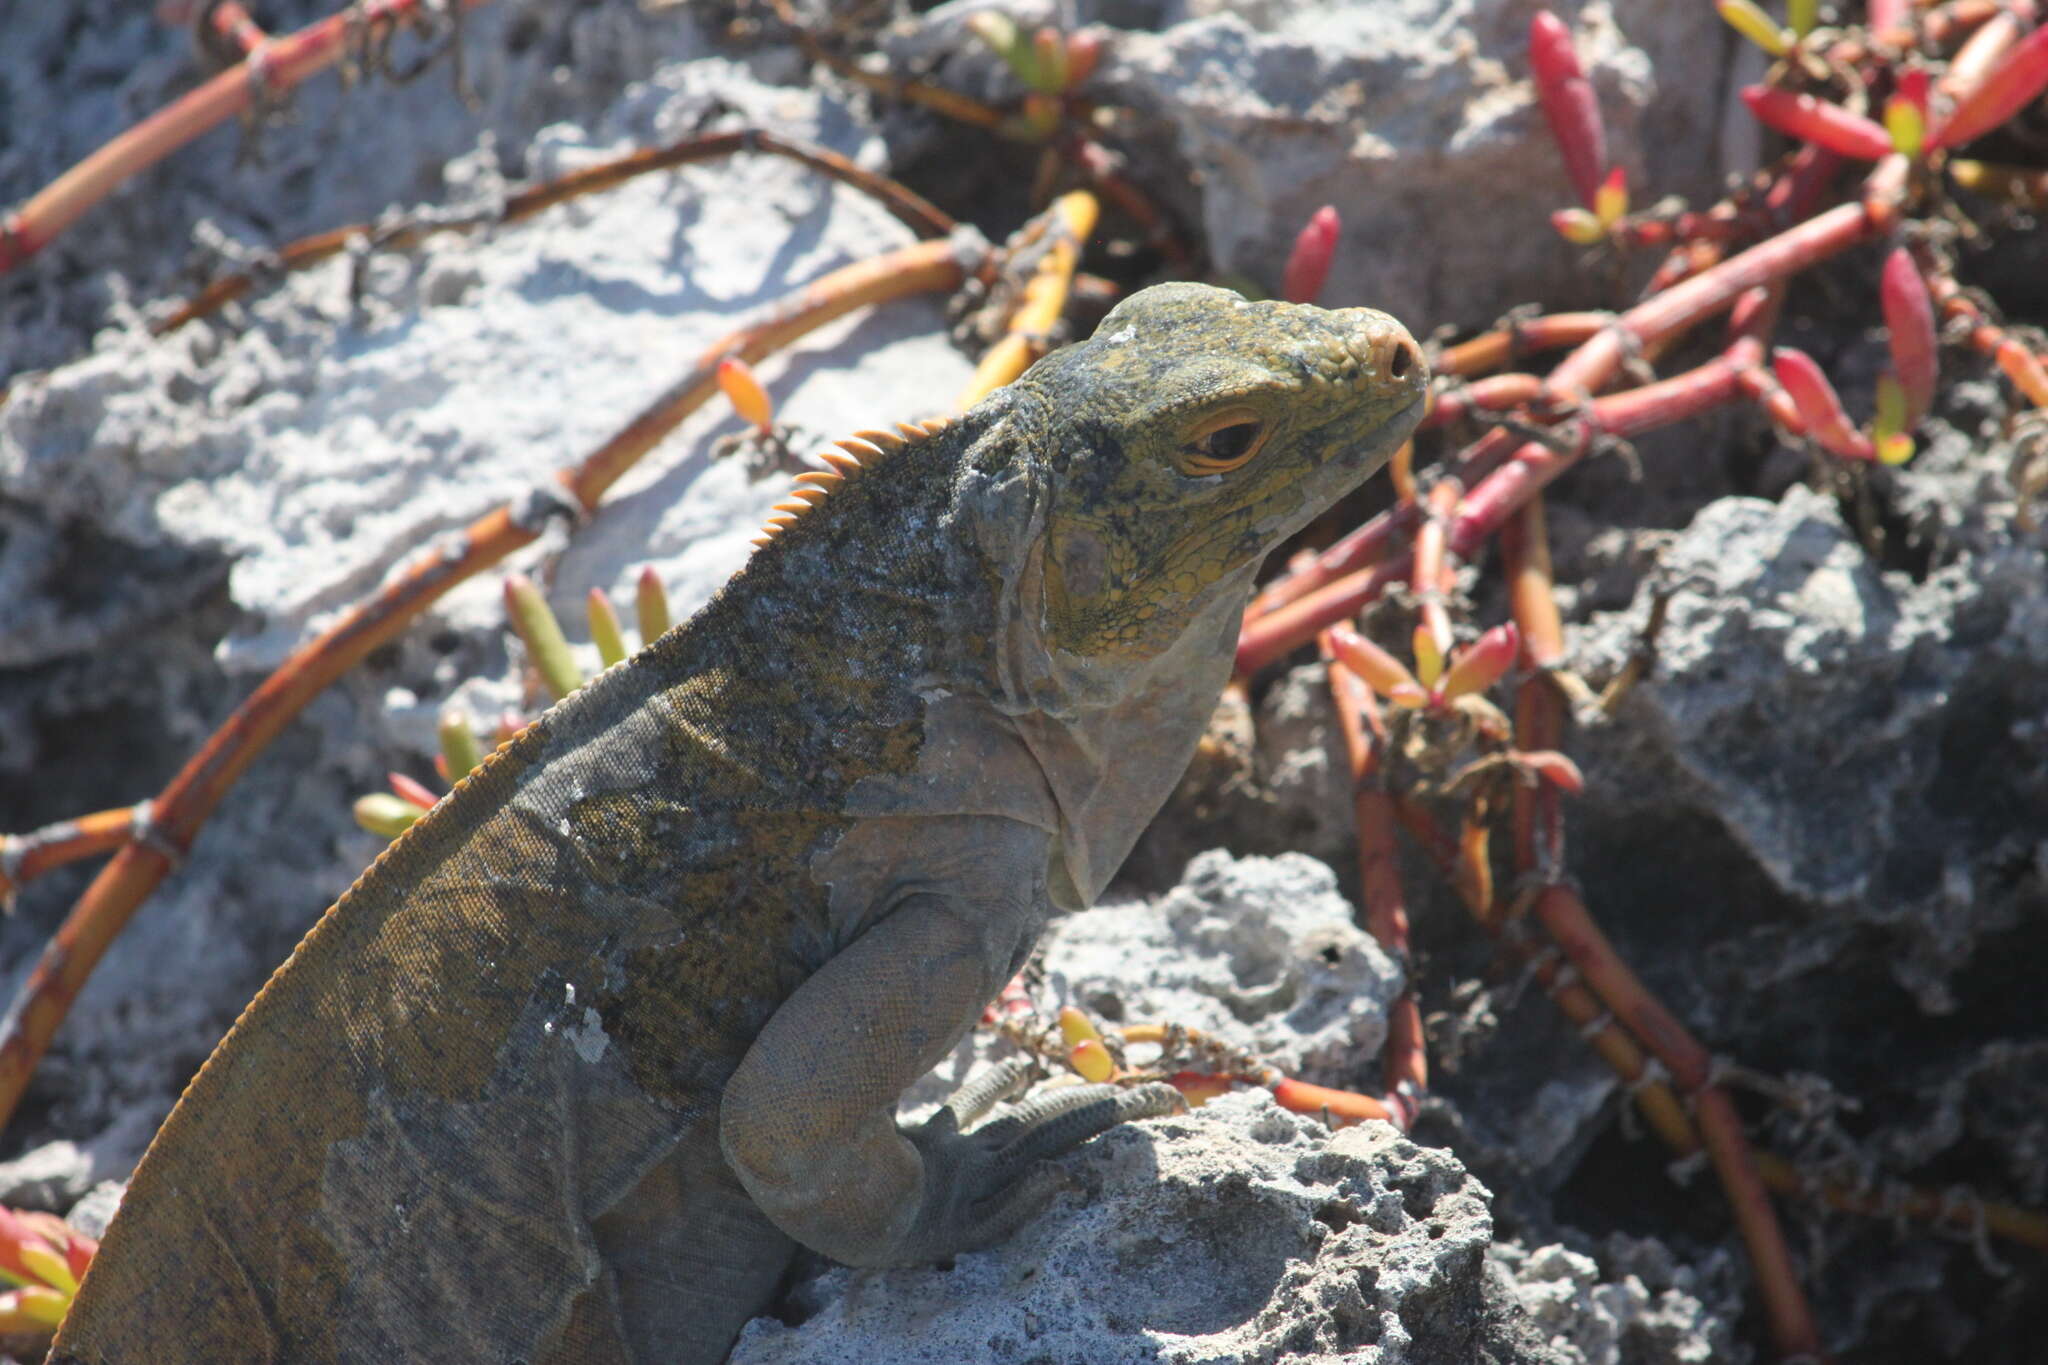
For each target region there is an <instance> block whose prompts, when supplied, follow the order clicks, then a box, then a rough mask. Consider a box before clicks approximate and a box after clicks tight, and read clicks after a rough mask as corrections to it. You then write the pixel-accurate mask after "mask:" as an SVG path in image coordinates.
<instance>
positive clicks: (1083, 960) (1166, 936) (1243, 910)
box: [906, 849, 1401, 1112]
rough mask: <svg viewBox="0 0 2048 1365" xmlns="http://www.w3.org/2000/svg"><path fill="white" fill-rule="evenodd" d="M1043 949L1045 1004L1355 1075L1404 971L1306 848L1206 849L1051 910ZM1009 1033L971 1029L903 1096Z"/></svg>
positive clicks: (957, 1070)
mask: <svg viewBox="0 0 2048 1365" xmlns="http://www.w3.org/2000/svg"><path fill="white" fill-rule="evenodd" d="M1038 961H1039V962H1040V964H1041V965H1042V967H1043V975H1044V980H1045V990H1044V991H1043V992H1041V994H1042V995H1043V996H1044V997H1046V999H1045V1001H1044V1003H1045V1004H1046V1005H1047V1007H1048V1008H1050V1009H1056V1008H1058V1007H1059V1006H1060V1005H1068V1004H1071V1005H1075V1006H1078V1007H1080V1008H1081V1009H1082V1010H1084V1011H1085V1012H1087V1013H1089V1014H1091V1015H1093V1016H1094V1017H1095V1018H1097V1019H1100V1020H1104V1021H1107V1022H1109V1023H1120V1024H1137V1023H1177V1024H1183V1025H1186V1026H1188V1027H1190V1028H1196V1029H1200V1030H1202V1031H1203V1032H1205V1033H1208V1034H1210V1035H1212V1036H1214V1037H1216V1038H1218V1039H1220V1040H1221V1041H1223V1042H1224V1043H1227V1044H1229V1045H1230V1046H1232V1047H1235V1048H1239V1049H1242V1050H1245V1051H1248V1052H1250V1053H1251V1054H1252V1055H1253V1056H1255V1057H1257V1058H1259V1059H1261V1060H1263V1061H1265V1062H1268V1063H1270V1064H1272V1065H1274V1066H1278V1067H1280V1068H1281V1069H1282V1070H1284V1071H1287V1072H1289V1073H1290V1074H1295V1075H1298V1076H1300V1077H1301V1078H1302V1079H1304V1080H1310V1081H1315V1082H1318V1083H1321V1084H1330V1085H1338V1086H1344V1087H1348V1088H1356V1087H1357V1086H1359V1085H1360V1084H1362V1083H1365V1078H1366V1077H1368V1076H1371V1075H1373V1074H1375V1073H1374V1068H1375V1067H1376V1065H1377V1058H1378V1056H1379V1050H1380V1045H1381V1044H1382V1043H1383V1042H1384V1041H1385V1039H1386V1010H1387V1005H1388V1003H1389V1002H1391V1001H1392V1000H1393V998H1394V997H1395V996H1396V995H1397V994H1399V992H1400V989H1401V973H1400V970H1399V969H1398V968H1397V967H1395V965H1394V964H1393V962H1392V961H1390V960H1389V959H1388V957H1387V956H1386V954H1385V953H1383V952H1381V951H1380V948H1379V945H1378V944H1376V943H1374V942H1373V941H1372V938H1371V936H1370V935H1368V934H1367V933H1365V931H1364V930H1362V929H1359V928H1358V927H1357V926H1356V925H1355V924H1354V923H1353V912H1352V909H1351V905H1350V903H1349V902H1348V901H1346V900H1345V899H1344V898H1343V897H1342V896H1340V895H1339V894H1337V879H1336V877H1335V875H1334V874H1333V873H1332V872H1331V871H1330V869H1329V868H1328V867H1326V866H1324V865H1323V864H1321V863H1318V862H1317V861H1315V860H1314V859H1313V858H1308V857H1305V856H1303V855H1301V854H1286V855H1283V856H1281V857H1278V858H1259V857H1248V858H1233V857H1232V856H1231V855H1230V854H1228V853H1225V852H1223V851H1222V850H1220V849H1219V850H1212V851H1210V852H1208V853H1204V854H1202V855H1200V856H1199V857H1197V858H1196V859H1195V860H1194V861H1193V862H1191V863H1190V864H1189V865H1188V868H1187V873H1186V876H1185V877H1184V878H1183V880H1182V881H1181V883H1180V885H1178V886H1176V887H1174V888H1173V889H1172V890H1170V891H1168V892H1166V893H1164V894H1162V895H1159V896H1156V897H1154V898H1152V899H1150V900H1147V901H1139V902H1119V903H1114V904H1107V905H1103V906H1100V907H1097V908H1096V909H1093V910H1086V911H1083V912H1081V913H1079V914H1074V915H1068V916H1065V917H1064V918H1061V919H1057V920H1054V921H1053V923H1052V926H1051V927H1050V928H1049V929H1048V930H1047V931H1046V935H1045V939H1044V941H1043V943H1042V945H1041V948H1040V953H1039V958H1038ZM1009 1051H1010V1046H1009V1044H1008V1043H1006V1042H1003V1041H1001V1040H999V1039H997V1038H995V1037H993V1036H992V1035H990V1034H988V1033H985V1032H980V1031H977V1032H975V1033H970V1034H969V1035H968V1036H967V1037H966V1038H965V1039H963V1040H962V1041H961V1043H960V1046H959V1047H958V1048H957V1049H955V1051H954V1054H953V1056H952V1057H951V1058H949V1059H948V1060H947V1061H946V1062H945V1063H944V1064H943V1065H941V1066H940V1067H939V1068H938V1069H937V1070H935V1071H934V1072H933V1073H932V1074H931V1075H930V1076H928V1077H926V1078H925V1080H923V1081H921V1082H919V1084H918V1085H917V1086H916V1087H914V1088H913V1089H912V1090H911V1091H910V1093H909V1094H908V1095H907V1096H906V1102H907V1103H908V1104H909V1105H910V1106H911V1107H912V1109H913V1112H921V1111H923V1110H926V1109H929V1108H932V1107H934V1106H936V1105H937V1104H938V1103H939V1102H940V1101H942V1100H943V1099H944V1098H945V1097H946V1096H947V1095H949V1094H951V1093H952V1092H953V1090H955V1089H956V1088H958V1087H959V1086H960V1085H962V1084H963V1083H965V1082H966V1081H967V1080H968V1079H969V1078H970V1077H971V1076H972V1075H973V1074H974V1073H975V1072H976V1071H977V1070H979V1069H980V1068H981V1067H983V1066H986V1065H988V1064H989V1063H990V1062H991V1061H992V1060H994V1059H996V1058H998V1057H1000V1056H1004V1055H1007V1054H1008V1053H1009Z"/></svg>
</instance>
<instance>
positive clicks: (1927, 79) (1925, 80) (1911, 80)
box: [1894, 66, 1934, 114]
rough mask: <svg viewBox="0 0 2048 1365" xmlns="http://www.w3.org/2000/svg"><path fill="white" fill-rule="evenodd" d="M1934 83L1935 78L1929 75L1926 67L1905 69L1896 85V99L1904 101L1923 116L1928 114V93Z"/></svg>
mask: <svg viewBox="0 0 2048 1365" xmlns="http://www.w3.org/2000/svg"><path fill="white" fill-rule="evenodd" d="M1933 83H1934V81H1933V78H1932V77H1931V76H1929V75H1928V74H1927V68H1926V67H1924V66H1909V67H1905V68H1903V69H1902V70H1901V71H1900V72H1899V76H1898V80H1897V81H1896V82H1895V83H1894V92H1895V93H1894V97H1895V98H1897V99H1902V100H1904V101H1905V102H1906V103H1908V104H1910V105H1912V106H1913V107H1914V108H1915V109H1918V110H1919V111H1920V112H1921V113H1922V114H1925V113H1926V112H1927V92H1928V89H1929V88H1930V87H1931V86H1932V85H1933Z"/></svg>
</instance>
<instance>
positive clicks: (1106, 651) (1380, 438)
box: [1022, 284, 1429, 659]
mask: <svg viewBox="0 0 2048 1365" xmlns="http://www.w3.org/2000/svg"><path fill="white" fill-rule="evenodd" d="M1428 386H1429V366H1428V364H1427V363H1426V362H1425V361H1424V360H1423V358H1422V352H1421V349H1420V348H1419V347H1417V346H1416V344H1415V340H1414V338H1413V337H1411V336H1410V335H1409V334H1408V330H1407V328H1405V327H1403V326H1402V325H1401V324H1400V323H1399V322H1397V321H1395V320H1394V319H1393V318H1391V317H1388V316H1387V315H1386V314H1385V313H1381V312H1377V311H1375V310H1373V309H1370V308H1343V309H1324V308H1317V307H1313V306H1311V305H1308V304H1289V303H1274V302H1252V301H1250V300H1247V299H1244V298H1242V297H1240V296H1238V295H1237V294H1235V293H1233V292H1231V291H1229V290H1226V289H1217V288H1212V287H1210V286H1207V285H1199V284H1168V285H1159V286H1157V287H1155V288H1152V289H1147V290H1145V291H1143V292H1141V293H1139V294H1136V295H1133V296H1132V297H1131V298H1130V299H1128V300H1126V301H1125V302H1124V303H1122V304H1119V305H1118V306H1117V307H1116V308H1115V309H1114V310H1113V311H1112V312H1111V313H1110V314H1109V316H1108V317H1107V318H1105V319H1103V322H1102V325H1101V326H1100V327H1099V328H1097V329H1096V332H1095V335H1094V336H1093V337H1092V338H1090V339H1089V340H1088V341H1086V342H1083V343H1082V344H1080V345H1078V346H1073V347H1069V348H1068V349H1067V350H1065V351H1061V352H1058V353H1056V354H1054V355H1053V356H1050V357H1048V358H1047V359H1046V360H1045V361H1044V362H1043V363H1041V364H1040V365H1039V366H1038V367H1037V368H1036V369H1034V370H1032V371H1031V372H1030V373H1029V374H1028V375H1026V376H1025V378H1024V380H1023V381H1022V387H1023V388H1024V389H1025V390H1026V391H1027V392H1028V393H1030V394H1032V395H1034V396H1036V397H1037V398H1038V399H1039V400H1040V404H1041V412H1042V413H1043V414H1044V416H1043V418H1042V420H1043V421H1044V423H1045V425H1046V426H1047V427H1048V428H1049V430H1048V432H1047V439H1046V446H1047V451H1048V455H1047V458H1048V459H1049V461H1050V465H1051V484H1052V493H1051V503H1050V509H1049V512H1048V517H1047V536H1046V573H1045V611H1044V614H1045V622H1046V628H1047V638H1048V641H1049V642H1050V643H1051V644H1052V645H1053V646H1054V647H1056V648H1057V649H1060V650H1062V651H1064V652H1066V653H1068V654H1070V655H1076V656H1082V657H1089V658H1098V659H1099V658H1103V657H1105V656H1124V657H1150V656H1153V655H1156V654H1158V653H1160V652H1162V651H1164V650H1166V649H1168V648H1170V647H1171V646H1172V645H1173V643H1174V641H1175V640H1177V639H1178V638H1179V636H1180V635H1181V633H1182V632H1183V630H1184V629H1185V628H1186V626H1187V623H1188V621H1189V620H1190V619H1192V617H1193V616H1194V615H1195V614H1197V613H1199V612H1202V611H1204V610H1205V609H1206V608H1207V606H1208V605H1209V598H1210V596H1211V590H1212V589H1214V590H1219V591H1220V590H1222V589H1221V586H1220V585H1223V584H1224V583H1225V582H1226V580H1228V581H1229V582H1230V583H1231V584H1237V583H1239V582H1240V580H1242V579H1243V578H1244V577H1245V576H1246V575H1248V574H1249V573H1250V571H1251V570H1252V569H1253V568H1254V567H1255V566H1256V565H1257V564H1258V562H1259V561H1260V560H1262V559H1263V558H1264V557H1265V555H1266V554H1267V553H1268V552H1269V551H1271V550H1272V549H1274V548H1275V547H1276V546H1277V545H1279V543H1280V542H1281V541H1282V540H1284V539H1285V538H1286V537H1288V536H1289V535H1292V534H1293V533H1294V532H1295V531H1297V530H1299V529H1301V527H1303V526H1304V525H1306V524H1307V523H1308V521H1309V520H1310V519H1311V518H1312V517H1314V516H1315V515H1316V514H1317V513H1318V512H1320V511H1322V510H1323V509H1324V508H1325V507H1328V506H1329V505H1330V504H1331V503H1332V502H1334V501H1335V500H1336V499H1337V498H1339V497H1341V496H1342V495H1343V494H1345V493H1346V492H1348V491H1350V490H1351V489H1352V488H1354V487H1356V486H1357V485H1358V484H1359V483H1360V482H1361V481H1363V480H1364V479H1365V478H1366V477H1367V476H1368V475H1370V474H1371V473H1373V472H1374V471H1375V470H1377V469H1378V468H1379V467H1380V466H1381V465H1382V464H1384V463H1385V462H1386V459H1387V457H1388V456H1389V455H1391V454H1392V453H1393V451H1394V449H1395V447H1397V446H1398V445H1399V444H1400V443H1401V442H1402V441H1403V440H1405V439H1407V437H1408V434H1409V433H1410V432H1411V431H1413V430H1414V428H1415V424H1416V423H1417V422H1418V421H1420V420H1421V416H1422V409H1423V400H1424V396H1425V394H1426V392H1427V390H1428Z"/></svg>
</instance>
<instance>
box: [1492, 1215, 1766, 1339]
mask: <svg viewBox="0 0 2048 1365" xmlns="http://www.w3.org/2000/svg"><path fill="white" fill-rule="evenodd" d="M1615 1240H1616V1244H1617V1251H1618V1253H1619V1254H1618V1255H1617V1256H1616V1257H1615V1258H1614V1259H1617V1260H1623V1261H1630V1262H1635V1263H1645V1262H1647V1265H1645V1269H1647V1270H1648V1271H1649V1283H1645V1276H1643V1275H1639V1274H1637V1273H1636V1272H1635V1271H1633V1270H1628V1269H1622V1270H1619V1271H1618V1272H1616V1273H1614V1274H1612V1275H1611V1276H1610V1277H1608V1278H1604V1279H1603V1277H1602V1275H1601V1267H1600V1264H1599V1262H1598V1261H1596V1260H1595V1259H1594V1258H1593V1257H1591V1256H1587V1255H1584V1254H1582V1253H1580V1252H1576V1251H1571V1250H1569V1249H1567V1248H1565V1247H1563V1246H1559V1245H1555V1244H1553V1245H1551V1246H1545V1247H1538V1248H1536V1249H1535V1250H1534V1251H1529V1250H1526V1249H1524V1248H1522V1247H1520V1246H1516V1245H1514V1244H1512V1243H1495V1244H1494V1246H1493V1248H1492V1250H1491V1252H1490V1254H1491V1255H1492V1256H1493V1258H1494V1259H1495V1260H1496V1261H1497V1262H1498V1263H1499V1264H1500V1265H1502V1266H1503V1267H1504V1268H1506V1269H1507V1271H1508V1273H1509V1274H1510V1275H1511V1276H1512V1277H1513V1280H1514V1286H1515V1297H1516V1299H1517V1301H1519V1302H1520V1303H1521V1305H1522V1307H1523V1308H1524V1309H1526V1310H1527V1311H1528V1313H1529V1316H1530V1318H1531V1319H1532V1320H1533V1321H1534V1323H1535V1324H1536V1328H1537V1330H1538V1331H1539V1332H1540V1333H1542V1334H1543V1335H1545V1336H1546V1337H1548V1339H1549V1342H1550V1345H1551V1348H1552V1349H1553V1350H1556V1351H1557V1352H1558V1353H1559V1354H1560V1355H1561V1356H1562V1357H1563V1358H1564V1359H1566V1360H1568V1361H1570V1362H1572V1365H1623V1362H1627V1365H1708V1362H1715V1363H1716V1365H1743V1362H1746V1361H1748V1360H1749V1359H1751V1352H1750V1350H1749V1348H1748V1347H1747V1346H1746V1345H1743V1344H1742V1343H1741V1342H1739V1341H1738V1340H1737V1339H1736V1337H1735V1334H1734V1323H1733V1321H1732V1320H1731V1319H1730V1318H1728V1317H1724V1316H1720V1315H1717V1314H1716V1313H1715V1312H1714V1311H1713V1310H1711V1309H1709V1308H1708V1307H1707V1305H1706V1304H1704V1303H1703V1302H1702V1301H1701V1300H1700V1298H1698V1297H1697V1296H1695V1295H1694V1294H1693V1293H1691V1292H1688V1291H1689V1290H1690V1289H1691V1288H1692V1287H1693V1286H1692V1283H1691V1282H1692V1280H1693V1278H1694V1276H1693V1274H1692V1272H1691V1271H1690V1270H1689V1269H1688V1268H1686V1267H1684V1266H1678V1265H1675V1264H1673V1263H1672V1262H1671V1260H1670V1253H1669V1252H1668V1251H1665V1250H1664V1249H1663V1248H1662V1247H1660V1246H1658V1245H1657V1244H1655V1243H1643V1242H1636V1241H1634V1240H1633V1239H1629V1238H1621V1237H1618V1238H1616V1239H1615ZM1660 1258H1661V1263H1660ZM1674 1281H1675V1283H1674Z"/></svg>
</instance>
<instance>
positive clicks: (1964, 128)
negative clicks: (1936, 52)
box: [1927, 25, 2048, 151]
mask: <svg viewBox="0 0 2048 1365" xmlns="http://www.w3.org/2000/svg"><path fill="white" fill-rule="evenodd" d="M2043 90H2048V25H2044V26H2043V27H2041V28H2037V29H2035V30H2034V31H2033V32H2032V33H2029V34H2028V35H2027V36H2026V37H2025V38H2023V39H2022V40H2021V41H2020V42H2019V44H2018V45H2017V46H2016V47H2014V48H2013V49H2012V51H2010V52H2008V53H2006V54H2005V56H2004V58H2003V59H2001V60H2000V61H1999V63H1998V65H1997V66H1994V67H1992V68H1991V74H1990V75H1988V76H1986V77H1985V78H1984V83H1983V84H1982V85H1980V86H1978V87H1977V88H1976V89H1975V90H1972V91H1970V92H1969V93H1968V94H1966V95H1964V96H1963V97H1962V98H1961V99H1959V100H1957V101H1956V107H1955V108H1954V109H1953V110H1951V111H1950V112H1949V116H1948V117H1947V118H1946V119H1944V120H1943V121H1942V122H1941V123H1940V124H1938V125H1936V127H1935V129H1934V131H1933V132H1931V133H1929V134H1928V135H1927V147H1928V150H1930V151H1932V150H1933V149H1934V148H1937V147H1957V146H1961V145H1962V144H1963V143H1965V142H1969V141H1971V140H1972V139H1974V138H1980V137H1982V136H1984V134H1986V133H1988V132H1990V131H1991V130H1992V129H1994V128H1996V127H1998V126H1999V125H2000V124H2002V123H2004V122H2005V121H2006V120H2007V119H2009V118H2011V117H2012V116H2013V115H2014V114H2017V113H2018V112H2019V111H2020V110H2022V109H2024V108H2026V107H2027V105H2028V104H2030V103H2032V102H2033V99H2034V97H2035V96H2036V95H2038V94H2040V93H2041V92H2042V91H2043Z"/></svg>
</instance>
